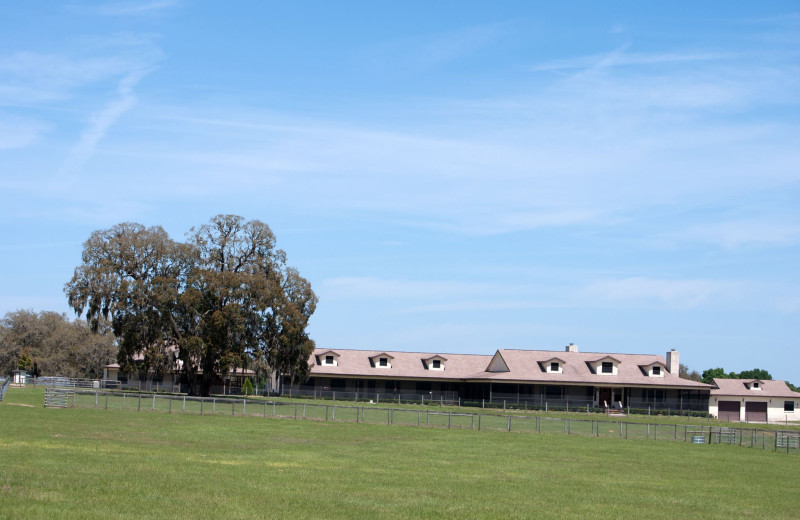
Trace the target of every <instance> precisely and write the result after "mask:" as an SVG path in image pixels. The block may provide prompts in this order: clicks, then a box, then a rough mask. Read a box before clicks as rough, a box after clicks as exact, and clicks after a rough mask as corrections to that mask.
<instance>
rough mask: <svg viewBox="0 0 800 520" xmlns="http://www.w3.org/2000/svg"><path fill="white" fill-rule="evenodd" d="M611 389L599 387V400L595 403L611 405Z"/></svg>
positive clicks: (604, 405)
mask: <svg viewBox="0 0 800 520" xmlns="http://www.w3.org/2000/svg"><path fill="white" fill-rule="evenodd" d="M611 404H612V401H611V389H610V388H601V389H600V402H599V403H597V405H598V406H603V407H606V406H611Z"/></svg>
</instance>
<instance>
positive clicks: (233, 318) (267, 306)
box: [65, 215, 317, 395]
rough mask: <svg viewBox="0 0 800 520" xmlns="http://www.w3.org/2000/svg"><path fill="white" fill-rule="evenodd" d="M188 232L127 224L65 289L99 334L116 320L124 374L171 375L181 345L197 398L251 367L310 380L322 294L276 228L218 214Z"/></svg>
mask: <svg viewBox="0 0 800 520" xmlns="http://www.w3.org/2000/svg"><path fill="white" fill-rule="evenodd" d="M186 236H187V241H186V242H185V243H180V242H176V241H173V240H172V239H171V238H170V237H169V236H168V235H167V233H166V232H165V231H164V230H163V229H162V228H160V227H158V226H154V227H149V228H148V227H145V226H142V225H141V224H135V223H123V224H118V225H116V226H114V227H112V228H110V229H107V230H101V231H95V232H94V233H92V235H91V236H90V237H89V240H87V241H86V243H85V244H84V248H83V255H82V264H81V265H80V266H78V267H77V268H76V269H75V274H74V276H73V277H72V280H71V281H70V282H69V283H67V285H66V287H65V292H66V294H67V298H68V300H69V303H70V305H71V306H72V308H73V309H74V310H75V312H76V313H78V314H79V315H80V314H82V313H85V314H86V319H87V321H88V323H89V324H90V325H91V326H92V328H93V329H96V328H97V326H98V324H99V323H100V322H101V320H102V319H108V320H110V322H111V324H112V328H113V330H114V333H115V334H116V335H117V337H118V339H119V354H118V361H119V363H120V368H121V370H123V371H134V370H138V371H139V372H147V371H155V372H158V371H162V370H165V369H167V368H169V367H170V366H172V364H174V363H175V362H176V360H175V359H171V358H170V354H169V353H170V352H171V350H172V349H174V348H177V351H178V358H179V360H180V362H181V363H180V365H181V366H182V370H183V377H184V380H185V382H186V383H187V384H188V385H189V387H190V391H191V392H192V393H200V394H202V395H207V394H208V392H209V389H210V387H211V384H212V383H213V382H214V379H215V378H216V377H218V376H224V375H225V374H227V372H228V371H229V370H230V369H231V368H239V367H241V368H247V367H248V365H249V364H251V363H252V364H255V365H257V366H258V368H259V369H260V370H263V369H264V366H265V364H268V365H269V366H270V367H271V368H272V369H275V370H277V371H278V373H280V374H285V375H287V376H288V377H289V378H290V380H291V381H292V382H294V381H295V380H299V379H303V378H305V377H306V376H307V375H308V372H309V367H308V357H309V356H310V354H311V351H312V350H313V349H314V343H313V341H312V340H311V339H310V338H309V337H308V334H307V332H306V328H307V326H308V320H309V318H310V317H311V315H312V314H313V313H314V310H315V308H316V304H317V297H316V295H315V294H314V292H313V291H312V290H311V284H310V283H309V282H308V281H307V280H306V279H304V278H303V277H301V276H300V274H299V273H298V271H297V270H296V269H294V268H292V267H289V266H287V265H286V254H285V253H284V252H283V251H282V250H280V249H276V247H275V236H274V235H273V233H272V231H271V230H270V228H269V226H267V225H266V224H264V223H262V222H259V221H257V220H252V221H245V220H244V219H243V218H242V217H240V216H237V215H217V216H216V217H214V218H212V219H211V221H210V222H208V223H207V224H205V225H202V226H200V227H197V228H192V229H191V230H190V231H189V233H187V235H186Z"/></svg>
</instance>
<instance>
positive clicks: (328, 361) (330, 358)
mask: <svg viewBox="0 0 800 520" xmlns="http://www.w3.org/2000/svg"><path fill="white" fill-rule="evenodd" d="M325 364H326V365H332V364H333V356H325Z"/></svg>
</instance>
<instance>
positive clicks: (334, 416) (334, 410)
mask: <svg viewBox="0 0 800 520" xmlns="http://www.w3.org/2000/svg"><path fill="white" fill-rule="evenodd" d="M331 420H332V421H334V422H336V405H333V410H331Z"/></svg>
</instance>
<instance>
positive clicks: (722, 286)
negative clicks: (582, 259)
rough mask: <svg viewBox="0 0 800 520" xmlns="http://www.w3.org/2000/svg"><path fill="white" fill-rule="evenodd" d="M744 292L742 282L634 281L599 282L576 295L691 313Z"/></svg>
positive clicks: (698, 280) (739, 295)
mask: <svg viewBox="0 0 800 520" xmlns="http://www.w3.org/2000/svg"><path fill="white" fill-rule="evenodd" d="M744 289H745V286H744V284H742V283H740V282H727V281H718V280H704V279H697V280H671V279H657V278H646V277H631V278H623V279H606V280H598V281H596V282H593V283H591V284H589V285H588V286H586V287H585V288H584V289H582V290H581V291H579V292H578V293H577V295H578V297H581V298H585V299H588V300H590V301H595V302H612V303H622V304H626V305H650V306H652V305H656V306H664V307H668V308H677V309H690V308H694V307H697V306H700V305H704V304H708V303H719V302H720V301H725V300H730V299H732V298H733V299H737V300H738V299H740V298H741V296H742V294H743V292H744ZM712 300H713V301H712Z"/></svg>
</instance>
